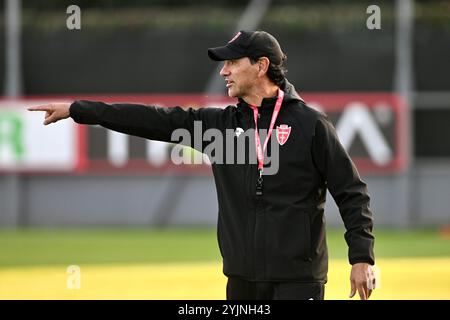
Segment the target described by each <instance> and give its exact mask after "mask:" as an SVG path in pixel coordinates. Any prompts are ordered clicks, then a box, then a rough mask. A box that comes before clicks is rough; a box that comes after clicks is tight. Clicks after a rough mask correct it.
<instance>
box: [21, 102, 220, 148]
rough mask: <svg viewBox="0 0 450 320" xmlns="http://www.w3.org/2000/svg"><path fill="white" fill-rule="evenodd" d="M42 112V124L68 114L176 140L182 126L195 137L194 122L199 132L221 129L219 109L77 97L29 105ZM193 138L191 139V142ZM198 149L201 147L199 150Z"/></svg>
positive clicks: (109, 126)
mask: <svg viewBox="0 0 450 320" xmlns="http://www.w3.org/2000/svg"><path fill="white" fill-rule="evenodd" d="M28 110H30V111H45V112H46V113H45V120H44V124H45V125H48V124H50V123H54V122H57V121H59V120H62V119H66V118H68V117H71V118H72V119H73V120H74V121H75V122H77V123H80V124H93V125H101V126H103V127H105V128H107V129H111V130H114V131H118V132H121V133H125V134H130V135H134V136H138V137H142V138H146V139H151V140H159V141H165V142H174V143H179V142H180V141H173V140H172V133H173V132H174V131H175V130H176V129H185V130H187V132H188V133H189V134H190V137H192V138H194V133H196V134H197V132H194V131H197V130H194V128H195V126H194V124H195V122H196V121H198V122H199V124H201V130H202V131H201V132H198V133H201V134H203V132H204V131H205V130H207V129H208V128H218V129H220V128H219V127H220V125H221V123H220V121H218V119H219V117H220V114H221V113H222V112H223V110H222V109H220V108H201V109H192V108H188V109H186V110H185V109H183V108H181V107H168V108H162V107H156V106H146V105H141V104H127V103H117V104H107V103H103V102H96V101H87V100H77V101H75V102H73V103H71V104H70V103H52V104H47V105H42V106H37V107H31V108H28ZM193 140H194V139H192V140H191V141H193ZM200 151H201V150H200Z"/></svg>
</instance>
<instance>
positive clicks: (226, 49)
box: [208, 30, 286, 65]
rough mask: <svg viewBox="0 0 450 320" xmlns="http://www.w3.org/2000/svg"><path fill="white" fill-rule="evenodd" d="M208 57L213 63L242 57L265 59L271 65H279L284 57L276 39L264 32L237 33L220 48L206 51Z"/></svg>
mask: <svg viewBox="0 0 450 320" xmlns="http://www.w3.org/2000/svg"><path fill="white" fill-rule="evenodd" d="M208 56H209V57H210V58H211V59H212V60H215V61H224V60H232V59H239V58H243V57H249V58H260V57H267V58H268V59H269V60H270V62H271V63H274V64H276V65H279V64H281V63H282V62H283V61H284V60H285V59H286V55H285V54H284V53H283V51H282V50H281V47H280V44H279V43H278V41H277V39H275V37H274V36H272V35H271V34H270V33H268V32H266V31H244V30H242V31H239V32H238V33H236V34H235V36H234V37H233V38H232V39H231V40H230V41H229V42H228V43H227V44H226V45H225V46H222V47H215V48H209V49H208Z"/></svg>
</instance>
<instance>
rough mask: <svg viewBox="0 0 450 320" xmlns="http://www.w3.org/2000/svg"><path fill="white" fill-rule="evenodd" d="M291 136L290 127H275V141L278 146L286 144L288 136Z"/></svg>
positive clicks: (284, 125) (283, 125)
mask: <svg viewBox="0 0 450 320" xmlns="http://www.w3.org/2000/svg"><path fill="white" fill-rule="evenodd" d="M290 134H291V127H289V126H288V125H287V124H280V125H279V126H277V140H278V143H279V144H280V146H282V145H283V144H285V143H286V141H287V139H288V138H289V135H290Z"/></svg>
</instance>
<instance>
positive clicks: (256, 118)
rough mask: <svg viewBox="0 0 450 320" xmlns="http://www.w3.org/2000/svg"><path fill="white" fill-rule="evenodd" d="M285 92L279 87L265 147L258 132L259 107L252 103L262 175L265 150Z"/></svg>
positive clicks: (259, 165) (257, 151) (260, 173)
mask: <svg viewBox="0 0 450 320" xmlns="http://www.w3.org/2000/svg"><path fill="white" fill-rule="evenodd" d="M283 97H284V92H283V90H281V89H278V98H277V102H276V103H275V108H274V110H273V113H272V119H271V120H270V126H269V131H268V132H267V137H266V139H265V141H264V147H263V148H261V140H260V139H259V133H258V107H256V106H252V105H250V107H251V108H252V109H253V118H254V119H255V144H256V156H257V157H258V170H259V176H260V177H261V176H262V171H263V169H264V152H265V151H266V148H267V143H268V142H269V139H270V136H271V135H272V130H273V127H274V126H275V121H276V120H277V117H278V113H279V112H280V109H281V103H282V102H283Z"/></svg>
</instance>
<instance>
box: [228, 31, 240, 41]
mask: <svg viewBox="0 0 450 320" xmlns="http://www.w3.org/2000/svg"><path fill="white" fill-rule="evenodd" d="M240 35H241V32H240V31H239V32H238V33H236V35H235V36H234V37H233V39H231V40H230V41H228V43H230V42H233V41H234V40H236V39H237V38H238V37H239V36H240Z"/></svg>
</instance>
